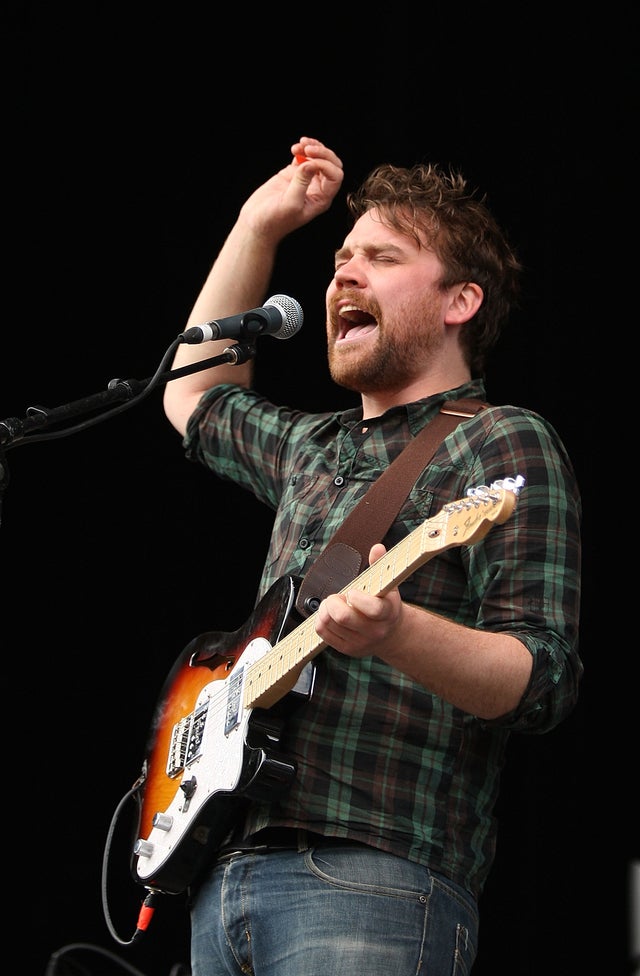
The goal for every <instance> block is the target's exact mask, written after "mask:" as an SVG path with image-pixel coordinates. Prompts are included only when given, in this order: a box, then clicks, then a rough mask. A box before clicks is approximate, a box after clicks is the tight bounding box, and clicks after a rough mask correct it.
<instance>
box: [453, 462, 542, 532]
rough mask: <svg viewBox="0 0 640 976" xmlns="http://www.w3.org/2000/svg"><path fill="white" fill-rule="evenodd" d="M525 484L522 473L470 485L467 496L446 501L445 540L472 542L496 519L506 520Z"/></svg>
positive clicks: (499, 521) (499, 520)
mask: <svg viewBox="0 0 640 976" xmlns="http://www.w3.org/2000/svg"><path fill="white" fill-rule="evenodd" d="M524 484H525V479H524V478H523V477H522V475H517V476H516V477H515V478H503V479H501V480H500V481H494V482H493V483H492V484H491V485H490V486H488V485H479V486H478V487H477V488H470V489H469V490H468V491H467V494H466V496H465V497H464V498H461V499H459V500H458V501H455V502H449V503H448V504H447V505H445V506H444V507H443V509H442V511H443V513H445V514H446V516H447V524H446V528H445V536H446V543H447V544H451V543H455V544H456V545H465V544H469V545H470V544H472V543H474V542H477V541H478V540H479V539H482V538H483V537H484V536H485V535H486V534H487V532H488V531H489V529H490V528H491V524H492V523H493V522H497V523H498V525H501V524H502V523H503V522H506V521H507V519H508V518H509V516H510V515H511V513H512V512H513V510H514V508H515V506H516V501H517V498H518V495H519V494H520V491H521V490H522V488H523V487H524Z"/></svg>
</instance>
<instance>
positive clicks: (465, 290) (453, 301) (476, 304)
mask: <svg viewBox="0 0 640 976" xmlns="http://www.w3.org/2000/svg"><path fill="white" fill-rule="evenodd" d="M483 298H484V292H483V291H482V288H481V287H480V285H476V283H475V281H465V282H463V283H462V284H460V285H455V286H454V287H453V288H452V289H451V291H450V293H449V305H448V307H447V310H446V314H445V317H444V320H445V323H446V324H447V325H463V324H464V323H465V322H468V321H469V319H472V318H473V316H474V315H475V314H476V312H477V311H478V309H479V308H480V306H481V305H482V299H483Z"/></svg>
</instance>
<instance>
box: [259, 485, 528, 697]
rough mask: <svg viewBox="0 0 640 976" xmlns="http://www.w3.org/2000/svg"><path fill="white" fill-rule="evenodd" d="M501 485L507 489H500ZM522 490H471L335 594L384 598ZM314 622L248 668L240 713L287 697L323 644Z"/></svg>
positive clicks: (480, 532) (502, 517) (480, 529)
mask: <svg viewBox="0 0 640 976" xmlns="http://www.w3.org/2000/svg"><path fill="white" fill-rule="evenodd" d="M505 484H506V485H507V487H502V486H503V485H505ZM523 484H524V479H523V478H521V477H520V476H518V477H517V478H515V479H512V478H508V479H505V480H504V481H503V482H496V483H495V484H494V485H492V486H491V488H487V487H485V486H483V487H482V488H476V489H472V490H471V492H470V493H469V495H468V496H467V497H466V498H464V499H460V500H459V501H456V502H451V503H450V504H448V505H445V506H444V507H443V508H442V509H441V510H440V512H438V514H437V515H435V516H434V517H433V518H430V519H427V521H426V522H423V523H422V525H420V526H418V528H417V529H414V530H413V532H410V533H409V535H408V536H406V537H405V538H404V539H402V540H401V541H400V542H398V543H397V544H396V545H395V546H393V548H392V549H390V550H389V551H388V552H387V553H386V554H385V555H384V556H382V557H381V558H380V559H378V560H377V562H375V563H374V564H373V565H372V566H369V567H368V568H367V569H365V570H364V571H363V572H362V573H360V575H359V576H357V577H356V578H355V579H354V580H353V582H351V583H349V584H348V585H347V586H346V587H344V588H343V589H342V590H340V593H342V594H344V593H346V592H347V591H348V590H352V589H359V590H362V591H364V592H366V593H370V594H372V595H373V596H384V595H385V594H386V593H388V592H389V591H390V590H392V589H393V588H394V587H395V586H399V585H400V583H402V582H404V580H406V579H408V577H409V576H411V574H412V573H413V572H414V571H415V570H416V569H417V568H418V567H419V566H422V565H424V563H426V562H428V561H429V560H430V559H432V558H433V557H434V556H436V555H437V554H438V553H440V552H444V551H445V549H450V548H451V547H453V546H460V545H471V544H473V543H474V542H477V541H478V540H479V539H481V538H483V537H484V536H485V535H486V534H487V532H488V531H489V529H490V527H491V525H492V524H493V523H496V522H497V523H501V522H505V521H506V520H507V518H508V517H509V515H510V514H511V512H512V511H513V509H514V507H515V503H516V497H517V495H518V493H519V491H520V489H521V487H522V485H523ZM315 619H316V614H315V613H313V614H311V615H310V616H309V617H307V618H306V620H304V621H303V623H301V624H300V625H299V626H298V627H296V629H295V630H293V631H291V633H289V634H288V635H287V636H285V637H283V638H282V639H281V640H280V641H278V643H277V644H275V645H274V647H272V648H271V650H270V651H267V653H266V654H264V655H263V657H261V658H260V660H259V661H256V662H255V663H254V664H253V665H251V666H249V668H248V669H247V674H246V676H245V682H244V704H245V707H247V708H257V707H259V708H270V707H271V706H272V705H274V704H275V703H276V702H277V701H279V700H280V699H281V698H282V697H283V696H284V695H285V694H287V693H288V692H289V691H291V689H292V688H293V686H294V685H295V683H296V681H297V678H298V675H299V673H300V671H301V669H302V668H303V667H304V665H305V664H307V663H308V662H309V661H311V660H312V659H313V658H314V657H316V656H317V655H318V654H319V653H320V651H321V650H322V649H323V648H324V647H326V643H325V641H323V640H322V639H321V638H320V637H319V636H318V634H317V633H316V630H315Z"/></svg>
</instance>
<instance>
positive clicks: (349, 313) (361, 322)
mask: <svg viewBox="0 0 640 976" xmlns="http://www.w3.org/2000/svg"><path fill="white" fill-rule="evenodd" d="M338 321H339V329H338V336H337V339H336V341H337V342H340V340H341V339H347V340H349V341H351V340H352V339H359V338H361V337H362V336H365V335H369V333H371V332H373V331H375V329H377V327H378V323H377V321H376V319H375V318H374V317H373V315H370V314H369V312H364V311H363V310H362V309H361V308H358V306H357V305H343V307H342V308H341V309H340V316H339V320H338Z"/></svg>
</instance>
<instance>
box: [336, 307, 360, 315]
mask: <svg viewBox="0 0 640 976" xmlns="http://www.w3.org/2000/svg"><path fill="white" fill-rule="evenodd" d="M361 311H362V309H361V308H358V306H357V305H343V306H342V307H341V309H340V314H341V315H342V314H343V313H344V312H361Z"/></svg>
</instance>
